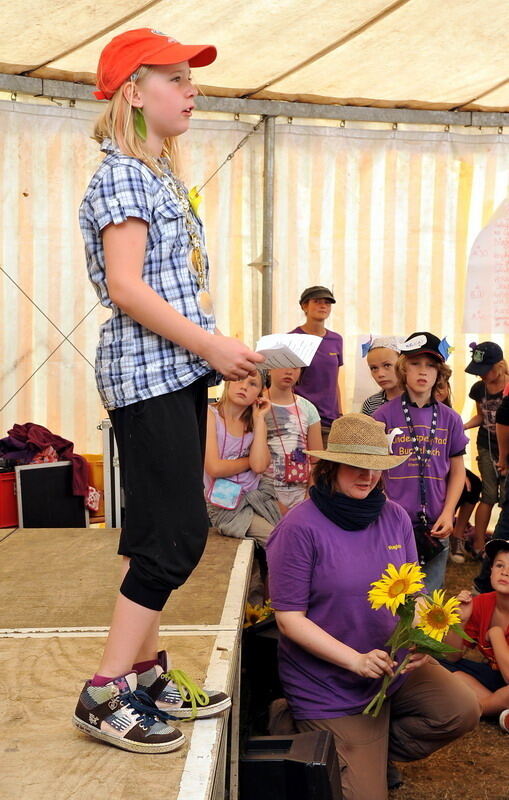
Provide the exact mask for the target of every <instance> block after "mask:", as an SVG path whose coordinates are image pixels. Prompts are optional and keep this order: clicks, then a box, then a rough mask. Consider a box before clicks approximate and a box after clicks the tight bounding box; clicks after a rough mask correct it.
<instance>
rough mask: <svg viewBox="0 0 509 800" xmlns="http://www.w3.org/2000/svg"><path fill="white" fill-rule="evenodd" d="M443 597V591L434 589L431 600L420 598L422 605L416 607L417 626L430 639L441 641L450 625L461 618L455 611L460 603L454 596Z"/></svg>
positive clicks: (456, 622)
mask: <svg viewBox="0 0 509 800" xmlns="http://www.w3.org/2000/svg"><path fill="white" fill-rule="evenodd" d="M444 599H445V592H443V591H442V590H438V589H434V591H433V594H432V595H431V600H432V602H430V601H429V600H426V598H425V597H423V598H422V605H420V606H419V607H418V608H417V627H418V628H420V629H421V631H423V632H424V633H426V634H427V635H428V636H431V638H432V639H436V640H437V642H441V641H442V639H443V638H444V636H445V634H446V633H447V631H448V630H449V628H450V626H451V625H457V624H458V623H459V622H460V621H461V620H460V618H459V615H458V614H457V613H456V612H457V610H458V608H459V606H460V604H459V601H458V600H457V599H456V598H455V597H451V598H449V600H446V601H445V602H444Z"/></svg>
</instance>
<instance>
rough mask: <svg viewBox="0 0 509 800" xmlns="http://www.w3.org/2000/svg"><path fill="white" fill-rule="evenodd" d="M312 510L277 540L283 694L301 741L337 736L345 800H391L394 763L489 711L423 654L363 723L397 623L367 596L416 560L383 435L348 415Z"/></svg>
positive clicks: (337, 431)
mask: <svg viewBox="0 0 509 800" xmlns="http://www.w3.org/2000/svg"><path fill="white" fill-rule="evenodd" d="M309 454H310V455H312V456H315V457H317V458H318V459H319V461H318V462H317V464H316V466H315V469H314V479H315V486H314V487H311V489H310V499H309V500H305V501H304V502H303V503H301V504H300V505H298V506H297V507H296V508H294V509H292V510H291V511H290V512H289V513H288V514H287V515H286V516H285V517H283V519H282V520H281V522H280V523H279V524H278V525H277V527H276V528H275V529H274V531H273V533H272V536H271V537H270V539H269V543H268V547H267V557H268V565H269V581H270V596H271V599H272V605H273V607H274V608H275V610H276V620H277V624H278V627H279V630H280V633H281V638H280V646H279V669H280V677H281V682H282V684H283V689H284V691H285V695H286V698H287V700H288V704H289V707H290V710H291V712H292V715H293V717H294V719H295V722H296V725H297V727H298V729H299V730H300V731H309V730H329V731H331V733H332V734H333V736H334V739H335V744H336V749H337V753H338V758H339V763H340V769H341V783H342V789H343V797H344V798H345V800H385V798H387V777H386V776H387V758H388V757H389V758H390V759H394V760H396V761H415V760H417V759H421V758H425V757H426V756H428V755H430V753H432V752H434V751H435V750H438V749H439V748H440V747H443V746H444V745H445V744H447V743H448V742H451V741H452V740H454V739H456V738H458V737H460V736H462V735H463V734H465V733H466V732H467V731H469V730H471V729H472V728H474V727H475V726H476V725H477V723H478V720H479V714H480V710H479V704H478V702H477V700H476V697H475V695H474V693H473V692H472V691H471V690H470V689H469V688H468V687H467V686H464V685H462V684H460V683H459V681H455V680H454V678H453V676H452V675H451V674H450V673H448V671H447V670H446V669H444V668H443V667H442V666H440V665H439V664H438V662H436V661H435V660H433V659H431V658H429V657H428V656H423V655H420V654H417V653H416V654H414V655H413V656H412V658H411V661H410V662H409V664H408V666H407V668H406V670H404V672H403V673H401V675H400V677H399V678H398V679H397V680H396V681H394V683H393V684H392V685H391V687H390V694H391V697H390V700H388V701H387V702H386V703H385V704H384V707H383V708H382V711H381V713H380V715H379V716H378V717H377V718H372V717H370V716H363V715H362V711H363V709H364V708H365V706H366V705H367V704H368V703H369V701H370V700H371V699H372V698H373V697H374V695H375V694H376V692H378V690H379V689H380V685H381V680H382V678H383V677H384V675H392V671H393V668H394V662H391V660H390V658H389V654H388V653H387V652H386V650H385V649H384V643H385V642H386V641H387V639H388V637H389V636H390V635H391V633H392V631H393V629H394V626H395V624H396V620H395V618H394V616H393V615H392V613H391V612H390V611H389V610H387V609H383V610H382V609H379V610H377V611H376V612H375V611H373V609H372V608H371V606H370V604H369V602H368V599H367V592H368V590H369V587H370V584H371V582H373V581H376V580H377V579H378V578H379V576H380V575H381V574H382V572H383V571H384V570H385V569H386V568H387V565H388V563H390V562H391V563H393V564H394V565H395V567H396V568H398V569H399V568H400V567H401V565H402V564H404V563H407V562H415V561H416V560H417V552H416V548H415V539H414V535H413V530H412V525H411V523H410V519H409V517H408V514H407V513H406V511H404V510H403V509H402V508H401V506H399V505H397V504H396V503H394V502H391V501H390V500H388V499H387V498H386V496H385V494H384V493H383V491H382V489H381V481H380V478H381V474H382V471H383V470H385V469H388V468H390V467H394V466H397V465H398V464H400V463H401V462H402V461H404V460H405V458H406V456H393V455H391V453H390V449H389V444H388V438H387V436H386V434H385V433H384V427H383V424H381V423H379V422H376V421H375V420H373V419H372V418H371V417H368V416H366V415H364V414H347V415H346V416H344V417H342V418H341V419H338V420H335V422H334V423H333V425H332V429H331V433H330V437H329V441H328V445H327V450H322V451H310V452H309Z"/></svg>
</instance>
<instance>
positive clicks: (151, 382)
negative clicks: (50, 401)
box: [79, 140, 215, 409]
mask: <svg viewBox="0 0 509 800" xmlns="http://www.w3.org/2000/svg"><path fill="white" fill-rule="evenodd" d="M102 149H103V150H105V151H106V154H107V155H106V157H105V159H104V161H103V162H102V163H101V164H100V166H99V167H98V169H97V170H96V172H95V174H94V176H93V177H92V180H91V181H90V183H89V185H88V188H87V190H86V192H85V196H84V197H83V200H82V203H81V206H80V212H79V218H80V227H81V231H82V234H83V238H84V241H85V252H86V260H87V269H88V274H89V278H90V280H91V281H92V283H93V285H94V288H95V290H96V292H97V295H98V297H99V300H100V301H101V303H102V305H103V306H106V307H107V308H109V309H111V312H112V316H111V318H110V319H108V320H107V322H105V323H104V324H103V325H102V326H101V330H100V337H99V344H98V347H97V354H96V379H97V386H98V389H99V394H100V395H101V399H102V401H103V403H104V406H105V408H107V409H114V408H119V407H122V406H126V405H130V404H131V403H135V402H137V401H138V400H146V399H148V398H149V397H156V396H158V395H161V394H165V393H166V392H172V391H177V390H178V389H182V388H184V387H185V386H188V385H189V384H191V383H193V381H195V380H197V379H198V378H199V377H201V376H202V375H205V374H207V373H208V372H210V371H211V367H210V365H209V364H207V362H206V361H204V360H203V359H201V358H200V357H199V356H197V355H196V354H194V353H190V352H189V351H188V350H186V349H185V348H183V347H181V346H180V345H177V344H175V343H174V342H171V341H169V340H168V339H164V338H163V337H161V336H158V335H157V334H155V333H153V332H152V331H150V330H149V329H148V328H145V327H143V325H140V324H139V323H137V322H135V320H133V319H132V318H131V317H129V316H128V315H127V314H126V313H124V312H123V311H122V310H121V309H120V308H118V306H116V305H115V304H114V303H113V302H112V300H111V299H110V297H109V295H108V287H107V284H106V273H105V264H104V250H103V244H102V236H101V231H102V230H103V229H104V228H105V227H106V225H109V224H111V223H113V224H114V225H118V224H120V223H122V222H125V221H126V219H127V218H128V217H136V218H138V219H142V220H144V221H145V222H146V223H147V224H148V232H147V246H146V250H145V261H144V264H143V273H142V277H143V280H144V281H145V283H147V284H148V285H149V286H151V287H152V289H154V291H156V292H157V294H159V295H160V296H161V297H163V298H164V299H165V300H166V301H167V302H168V303H170V304H171V305H172V306H173V308H175V309H176V310H177V311H179V312H180V313H181V314H183V315H184V316H185V317H187V318H188V319H190V320H191V321H192V322H195V323H196V324H197V325H200V327H202V328H204V329H205V330H207V331H209V332H210V333H213V332H214V328H215V320H214V318H213V316H205V315H204V314H203V313H202V311H201V309H200V307H199V305H198V303H197V301H196V293H197V291H198V284H197V281H196V278H195V277H194V275H193V274H192V273H191V272H190V270H189V267H188V256H189V251H190V239H189V234H188V232H187V229H186V225H185V215H184V209H183V208H182V204H181V201H180V200H179V198H178V197H177V196H176V194H175V191H174V190H173V191H172V190H171V184H170V186H169V185H168V184H166V183H165V182H164V181H163V179H161V178H159V177H158V176H157V175H156V174H155V173H154V172H152V170H150V169H149V168H148V167H147V166H146V165H145V164H143V163H142V162H141V161H139V160H138V159H136V158H132V157H130V156H126V155H124V154H123V153H121V152H120V151H119V150H118V148H116V147H115V146H114V145H112V143H111V142H110V141H109V140H105V142H104V143H103V145H102ZM174 180H176V179H175V178H174ZM197 223H198V229H199V232H200V236H201V238H202V239H203V231H202V225H201V222H200V220H197ZM207 272H208V264H207Z"/></svg>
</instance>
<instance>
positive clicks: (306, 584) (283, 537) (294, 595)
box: [267, 517, 314, 611]
mask: <svg viewBox="0 0 509 800" xmlns="http://www.w3.org/2000/svg"><path fill="white" fill-rule="evenodd" d="M313 549H314V548H313V541H312V534H311V532H306V531H304V530H303V529H302V528H301V527H300V526H299V525H298V524H293V525H292V523H291V518H290V521H289V519H288V517H285V518H283V520H282V521H281V522H280V523H279V524H278V525H277V527H276V528H275V529H274V531H273V533H272V535H271V537H270V540H269V544H268V546H267V552H268V553H270V570H269V590H270V598H271V602H272V606H273V608H275V609H276V610H277V611H307V608H308V602H309V589H310V584H311V577H312V571H313V560H314V557H313V556H314V554H313ZM273 575H274V578H273V577H272V576H273ZM275 576H277V579H276V577H275Z"/></svg>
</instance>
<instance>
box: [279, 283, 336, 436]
mask: <svg viewBox="0 0 509 800" xmlns="http://www.w3.org/2000/svg"><path fill="white" fill-rule="evenodd" d="M335 302H336V300H335V299H334V295H333V294H332V292H331V291H330V289H327V288H326V287H325V286H310V287H309V288H308V289H304V291H303V292H302V294H301V296H300V300H299V304H300V307H301V308H302V310H303V312H304V314H305V315H306V321H305V323H304V325H299V326H298V327H297V328H295V329H294V330H293V331H290V332H291V333H310V334H312V335H313V336H320V337H321V339H322V341H321V342H320V345H319V347H318V350H317V351H316V353H315V355H314V357H313V360H312V362H311V364H310V365H309V367H306V368H305V369H303V370H302V375H301V377H300V380H299V382H298V384H297V385H296V386H295V394H299V395H300V396H301V397H305V398H306V400H309V402H310V403H313V405H314V406H315V407H316V408H317V409H318V413H319V414H320V420H321V426H322V438H323V446H324V447H326V445H327V437H328V435H329V432H330V426H331V424H332V421H333V420H334V419H337V417H339V416H340V415H341V414H342V410H341V392H340V388H339V383H338V378H339V368H340V367H341V366H342V364H343V337H342V336H340V334H339V333H335V332H334V331H330V330H329V329H328V328H326V327H325V320H326V319H327V318H328V317H329V315H330V312H331V306H332V304H333V303H335Z"/></svg>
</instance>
